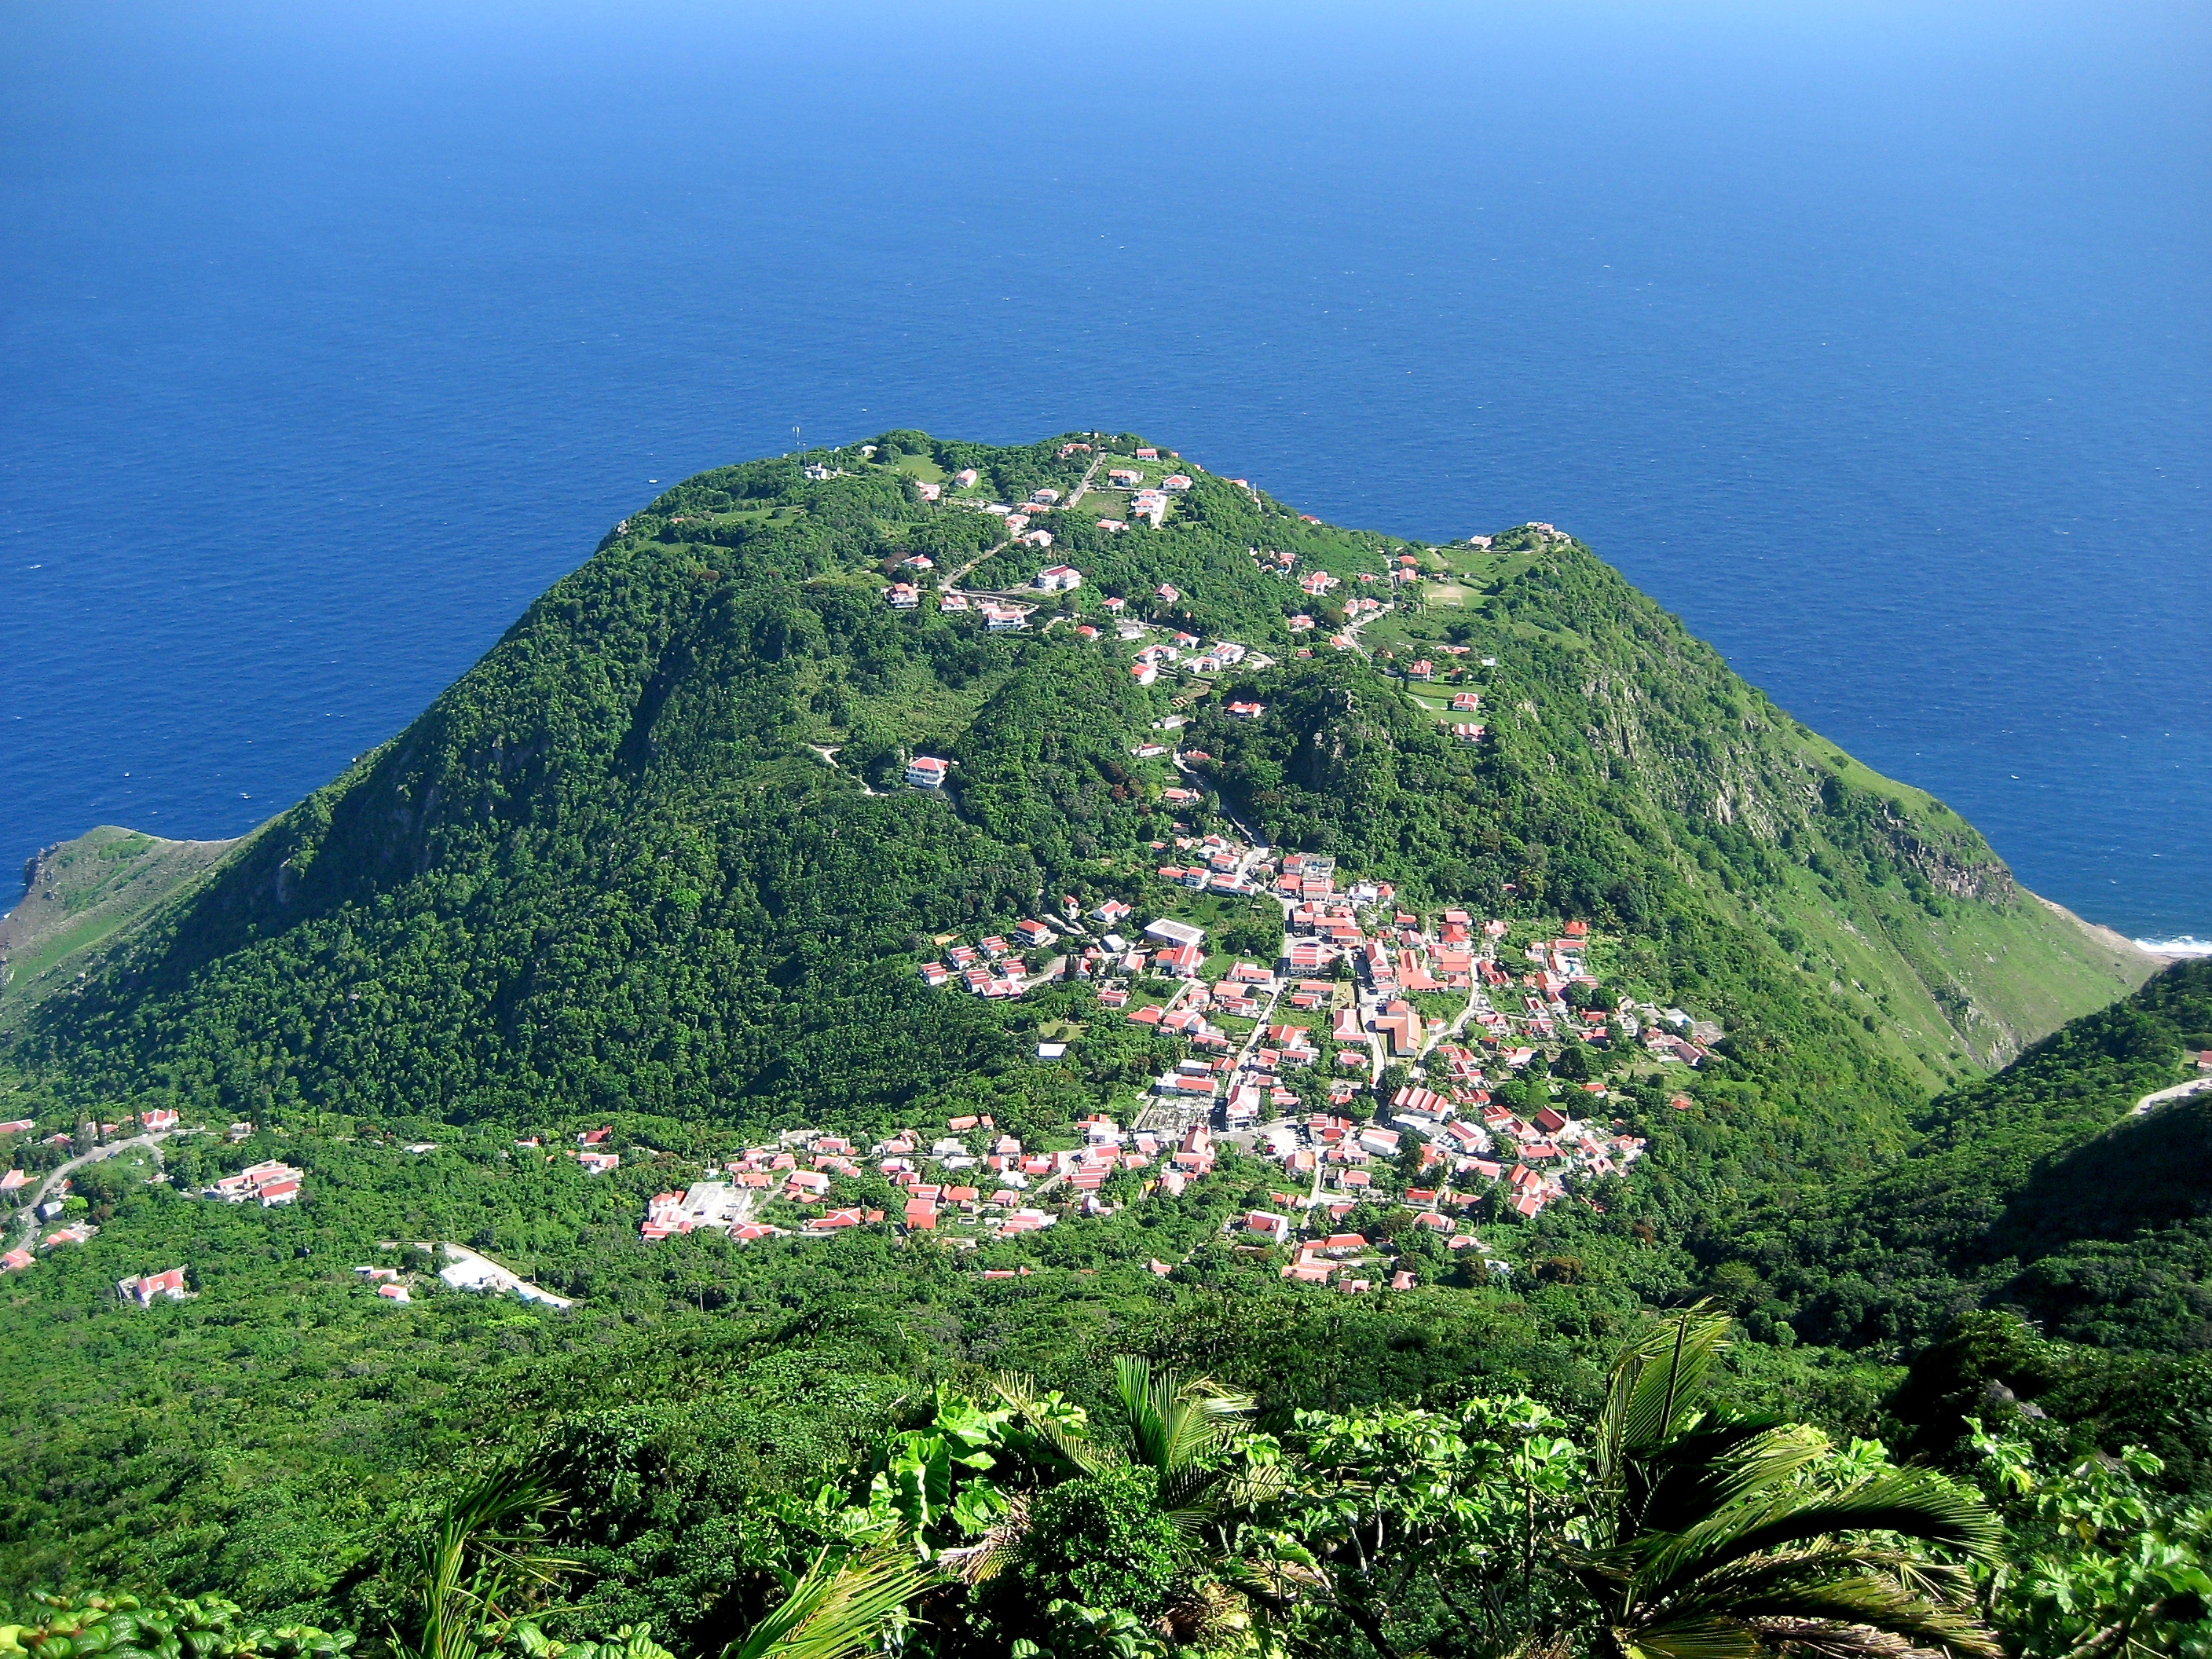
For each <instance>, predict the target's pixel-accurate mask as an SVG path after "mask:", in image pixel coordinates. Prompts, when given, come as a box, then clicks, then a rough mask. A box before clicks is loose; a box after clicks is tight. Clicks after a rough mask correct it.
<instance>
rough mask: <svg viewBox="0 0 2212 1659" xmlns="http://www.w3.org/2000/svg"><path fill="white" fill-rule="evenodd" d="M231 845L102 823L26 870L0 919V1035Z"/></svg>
mask: <svg viewBox="0 0 2212 1659" xmlns="http://www.w3.org/2000/svg"><path fill="white" fill-rule="evenodd" d="M235 845H237V843H236V842H228V841H164V840H162V839H161V837H159V836H146V835H141V834H139V833H138V832H137V831H136V830H132V829H118V828H116V827H115V826H114V825H112V824H101V825H100V826H99V827H98V828H97V829H90V830H88V831H87V832H86V833H85V834H83V835H82V836H78V837H77V838H76V840H74V841H66V842H62V843H60V844H59V845H58V846H55V847H50V848H46V850H45V851H43V852H41V853H40V854H38V855H37V856H36V857H35V858H34V859H33V860H31V862H30V864H29V866H27V870H26V877H27V879H26V882H25V887H24V893H23V898H22V902H21V903H19V904H18V905H17V906H16V907H15V909H14V910H12V911H10V912H9V914H8V915H7V916H6V917H5V918H4V919H0V961H4V963H5V964H6V965H5V968H4V969H0V1031H4V1030H13V1029H15V1028H17V1027H20V1026H21V1024H22V1021H23V1019H24V1017H25V1016H26V1015H27V1013H28V1012H29V1011H30V1010H31V1009H32V1008H33V1006H36V1005H37V1004H38V1003H39V1002H40V1001H41V1000H44V999H45V998H46V997H47V996H49V995H51V994H52V993H53V992H55V991H56V990H58V989H59V988H61V987H64V986H65V985H67V984H69V983H70V982H71V981H73V980H74V979H75V978H76V974H77V973H78V971H79V970H81V969H86V968H87V967H88V965H89V963H90V962H91V960H92V957H93V956H94V953H95V951H96V950H97V947H99V946H100V945H104V944H106V942H108V941H109V940H111V939H113V938H114V937H115V936H116V935H117V934H118V933H121V932H123V931H125V930H126V929H128V928H129V927H130V926H131V924H132V923H134V922H136V921H138V920H139V919H140V918H142V917H143V916H144V915H146V914H147V913H148V912H149V911H150V910H152V909H154V908H155V907H156V906H158V905H159V904H161V902H163V901H164V900H166V899H167V898H169V897H171V896H173V895H174V894H175V893H176V892H177V891H178V890H179V889H180V888H183V887H184V886H185V885H186V884H189V883H191V882H192V881H194V880H196V879H197V878H199V877H200V876H202V875H204V874H205V873H206V872H207V871H208V870H209V869H210V868H211V867H213V866H214V865H215V864H216V863H217V862H218V861H219V860H221V859H222V855H223V854H225V853H228V851H229V850H230V849H231V848H233V847H234V846H235Z"/></svg>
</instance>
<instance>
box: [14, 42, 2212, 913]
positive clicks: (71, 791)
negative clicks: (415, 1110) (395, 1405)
mask: <svg viewBox="0 0 2212 1659" xmlns="http://www.w3.org/2000/svg"><path fill="white" fill-rule="evenodd" d="M0 214H4V219H0V223H4V226H5V232H6V237H5V246H6V258H5V259H4V261H0V296H4V317H0V389H4V397H0V538H4V540H0V745H4V749H0V860H4V861H5V862H6V863H7V864H8V865H9V866H12V863H13V861H14V860H15V859H17V858H20V857H21V856H22V855H24V854H27V853H29V852H30V851H31V850H32V849H33V848H36V847H37V846H39V845H40V844H41V843H43V842H51V841H53V840H56V839H58V838H60V837H63V836H70V835H74V834H76V833H77V832H79V831H81V830H82V829H86V828H88V827H89V826H90V825H92V824H94V823H100V822H110V823H124V824H129V825H132V826H136V827H138V828H143V829H149V830H152V831H155V832H157V833H161V834H165V835H170V836H230V835H235V834H237V833H239V832H240V831H241V830H244V829H247V828H248V827H250V826H251V825H252V824H253V823H257V822H258V821H259V820H261V819H262V818H264V817H267V816H268V815H269V814H270V812H272V811H276V810H277V809H279V808H281V807H283V806H284V805H288V804H289V803H290V802H292V801H294V800H295V799H298V798H299V797H300V796H301V794H302V793H305V792H306V791H307V790H309V789H311V788H313V787H314V786H315V785H317V784H319V783H320V782H321V781H324V780H325V779H326V778H327V777H329V776H330V775H331V774H332V773H333V772H335V771H336V770H337V769H339V768H341V767H343V765H344V764H345V763H346V761H347V759H348V757H350V756H352V755H355V754H357V753H359V752H361V751H362V750H364V749H367V748H368V747H369V746H370V745H371V744H374V743H375V742H377V741H378V740H380V738H384V737H386V736H387V735H389V734H390V733H392V732H394V731H395V730H397V729H398V727H399V726H402V725H403V724H404V723H405V722H406V721H407V720H409V719H410V718H411V717H412V716H413V715H414V714H416V713H417V712H418V711H419V710H420V709H421V708H422V707H423V705H424V704H425V703H426V702H428V700H429V699H430V698H431V697H432V696H435V693H436V692H437V691H438V690H439V689H440V688H441V687H442V686H443V685H445V684H447V682H449V681H450V680H452V679H453V678H454V677H455V676H457V675H459V673H461V672H462V671H465V669H466V668H467V667H468V665H470V664H471V662H472V661H473V660H474V659H476V658H477V656H478V655H479V654H480V653H483V651H484V650H485V649H486V648H487V647H489V645H490V644H491V643H492V641H494V640H495V639H496V638H497V637H498V635H499V634H500V633H501V630H502V629H504V628H505V627H506V626H507V623H509V622H510V621H511V620H512V619H513V617H514V616H515V615H516V613H517V612H518V611H520V609H521V608H522V606H523V605H525V604H526V602H527V601H528V600H529V599H531V598H532V596H533V595H534V594H536V593H537V592H539V591H540V590H541V589H543V588H544V586H546V585H547V584H548V583H550V581H552V580H554V579H555V578H556V577H557V576H559V575H560V574H562V572H564V571H566V570H568V569H569V568H572V567H573V566H574V565H575V564H577V563H578V562H580V561H581V560H583V559H584V558H585V557H586V556H587V555H588V554H589V552H590V550H591V549H592V545H593V544H594V543H595V542H596V540H597V539H598V538H599V535H600V533H601V532H603V531H604V530H605V527H606V526H609V525H610V524H611V523H612V522H613V521H614V520H617V519H618V518H620V517H622V516H623V514H624V513H626V512H628V511H629V510H630V509H631V508H633V507H635V506H637V505H638V504H639V503H640V502H641V501H644V500H645V499H647V497H648V496H650V495H653V493H655V489H654V484H653V482H652V481H653V480H659V481H661V482H663V483H665V482H668V481H671V480H673V479H675V478H678V477H682V476H684V474H686V473H689V472H691V471H696V470H698V469H700V468H702V467H706V466H709V465H716V464H718V463H721V462H725V461H729V460H733V459H742V458H744V457H749V456H752V455H757V454H760V453H776V452H781V451H784V450H787V449H788V448H790V447H792V446H793V431H794V428H797V429H798V431H799V435H800V437H801V439H802V440H803V441H805V442H809V443H811V442H816V441H844V440H848V439H852V438H855V437H859V436H862V435H868V434H871V433H873V432H876V431H878V430H881V429H884V428H888V427H891V426H916V427H922V428H927V429H929V430H932V431H934V432H939V433H945V434H957V435H969V436H973V437H978V438H983V439H987V440H994V441H1012V440H1028V439H1030V438H1034V437H1036V436H1039V435H1045V434H1048V433H1051V432H1056V431H1060V430H1062V429H1065V428H1071V427H1092V426H1097V427H1104V428H1136V429H1139V430H1141V431H1144V432H1146V433H1148V434H1150V435H1154V436H1155V437H1157V438H1158V440H1160V441H1163V442H1165V443H1168V444H1170V445H1172V446H1174V447H1177V448H1179V449H1181V450H1182V451H1183V452H1184V453H1186V454H1188V455H1191V456H1193V457H1194V458H1195V459H1199V460H1200V461H1202V462H1203V463H1204V464H1205V465H1208V466H1210V467H1212V468H1214V469H1216V470H1218V471H1225V472H1229V473H1232V474H1237V475H1241V476H1246V477H1251V478H1253V479H1255V481H1259V482H1261V483H1265V484H1267V486H1268V487H1269V488H1270V489H1273V490H1274V491H1275V492H1277V493H1278V494H1279V495H1282V496H1284V497H1285V498H1286V499H1288V500H1290V501H1293V502H1296V503H1297V505H1298V506H1300V507H1302V508H1304V509H1306V510H1310V511H1312V512H1316V513H1322V514H1324V515H1327V516H1328V517H1331V518H1334V519H1338V520H1345V521H1347V522H1350V523H1353V524H1362V525H1370V526H1380V527H1384V528H1388V529H1389V530H1392V531H1395V532H1400V533H1403V534H1407V535H1419V536H1425V537H1431V538H1443V537H1452V536H1463V535H1465V534H1467V533H1468V532H1474V531H1489V530H1494V529H1498V528H1500V527H1502V526H1507V525H1510V524H1515V523H1518V522H1521V521H1522V520H1527V519H1530V518H1537V519H1545V520H1552V521H1553V522H1556V523H1558V524H1559V525H1560V526H1563V527H1565V528H1568V529H1571V530H1572V531H1573V532H1576V533H1577V534H1578V535H1580V536H1581V537H1582V538H1583V539H1585V540H1586V541H1588V542H1589V543H1590V544H1591V545H1593V546H1594V547H1595V548H1596V549H1597V550H1598V551H1599V552H1601V554H1603V555H1604V556H1606V557H1607V558H1608V559H1610V560H1612V561H1613V562H1614V563H1615V564H1617V565H1619V566H1620V568H1622V569H1623V570H1625V571H1626V573H1627V574H1629V575H1630V576H1631V577H1632V579H1633V580H1635V581H1637V582H1638V584H1640V585H1641V586H1644V588H1645V589H1647V590H1648V591H1649V592H1651V593H1653V594H1655V595H1656V596H1657V598H1658V599H1660V600H1661V601H1662V603H1664V604H1665V605H1668V607H1670V608H1671V609H1673V610H1674V611H1677V612H1679V613H1680V615H1681V616H1682V617H1684V618H1685V619H1686V621H1687V622H1688V623H1689V624H1690V625H1691V626H1692V628H1693V629H1696V630H1697V631H1698V632H1699V634H1701V635H1704V636H1705V638H1707V639H1709V640H1711V641H1713V642H1714V643H1715V644H1717V646H1718V647H1720V648H1721V649H1722V650H1723V652H1725V653H1727V655H1728V657H1729V659H1730V661H1731V662H1733V663H1734V664H1735V666H1736V667H1737V668H1738V669H1739V670H1740V671H1741V672H1742V673H1743V674H1745V675H1746V676H1747V677H1748V678H1750V679H1752V680H1753V681H1755V682H1756V683H1758V684H1759V685H1761V686H1763V687H1765V690H1767V691H1768V692H1769V693H1771V695H1772V696H1774V697H1775V698H1776V699H1777V700H1778V702H1781V703H1782V704H1783V705H1784V707H1786V708H1789V709H1790V710H1791V711H1792V712H1793V713H1795V714H1796V715H1798V716H1799V717H1800V718H1802V719H1803V720H1806V721H1808V723H1810V724H1811V725H1813V726H1816V727H1817V728H1819V729H1820V731H1822V732H1825V733H1826V734H1827V735H1828V736H1830V737H1831V738H1834V739H1835V740H1836V741H1838V743H1841V744H1844V745H1845V746H1846V747H1848V748H1849V749H1850V750H1852V751H1853V752H1855V753H1857V755H1859V756H1861V757H1863V758H1864V759H1866V760H1867V761H1868V762H1869V763H1871V764H1873V765H1875V766H1876V767H1878V768H1880V769H1882V770H1884V771H1887V772H1888V773H1891V774H1893V775H1895V776H1897V777H1899V778H1903V779H1906V780H1909V781H1912V782H1914V783H1917V784H1920V785H1923V786H1924V787H1928V788H1929V789H1932V790H1933V791H1935V792H1936V793H1937V794H1938V795H1940V796H1942V798H1943V799H1946V800H1948V802H1949V803H1951V804H1952V805H1954V806H1956V807H1957V808H1958V809H1959V810H1960V811H1963V812H1965V813H1966V815H1967V816H1968V817H1971V818H1972V820H1973V821H1974V822H1975V823H1978V825H1980V826H1981V827H1982V829H1984V830H1985V831H1986V832H1987V834H1988V835H1989V836H1990V840H1991V841H1992V842H1994V843H1995V844H1996V848H1997V849H1998V851H1999V852H2000V853H2001V854H2003V856H2004V857H2005V858H2006V859H2008V860H2009V861H2010V862H2011V864H2012V866H2013V867H2014V868H2015V870H2016V871H2017V872H2019V874H2020V876H2021V878H2022V879H2023V880H2025V881H2026V882H2027V883H2028V884H2030V885H2031V886H2033V887H2034V888H2035V889H2037V890H2039V891H2041V892H2043V893H2045V894H2046V895H2048V896H2051V897H2052V898H2055V899H2057V900H2059V901H2060V902H2063V903H2065V904H2068V905H2069V906H2071V907H2073V908H2075V909H2076V910H2079V911H2080V912H2081V913H2082V914H2083V915H2087V916H2088V917H2090V918H2092V919H2093V920H2095V921H2103V922H2106V923H2109V924H2111V925H2112V926H2114V927H2119V928H2122V929H2124V930H2125V931H2127V932H2129V933H2132V934H2134V935H2136V936H2137V937H2141V938H2153V939H2172V938H2175V937H2178V936H2183V935H2194V936H2196V937H2197V938H2200V939H2212V807H2208V802H2207V787H2208V783H2212V672H2208V659H2212V558H2208V554H2212V534H2209V533H2208V524H2212V514H2208V501H2207V479H2208V474H2209V473H2212V465H2209V464H2212V410H2208V400H2207V393H2208V390H2212V386H2208V381H2212V9H2208V8H2206V7H2204V6H2203V5H2202V4H2201V3H2174V4H2130V3H2125V0H2099V3H2082V4H2063V5H2035V4H2033V3H2004V4H1991V5H1978V6H1966V5H1960V6H1947V5H1941V4H1931V3H1913V4H1894V5H1881V4H1864V5H1844V4H1832V5H1823V4H1814V3H1799V4H1784V3H1759V4H1742V5H1718V4H1704V3H1696V0H1669V3H1656V0H1655V3H1650V4H1580V3H1573V0H1545V3H1541V4H1527V5H1514V4H1498V5H1481V4H1471V3H1469V4H1443V3H1432V4H1417V3H1393V0H1379V3H1377V0H1370V3H1360V4H1348V3H1347V4H1343V5H1337V6H1315V5H1300V4H1296V3H1289V4H1285V3H1279V0H1269V3H1266V4H1222V5H1207V4H1203V3H1191V0H1182V3H1176V4H1171V5H1170V4H1159V3H1152V0H1126V3H1121V4H1118V5H1115V6H1113V7H1110V8H1109V7H1090V6H1085V7H1077V6H1048V5H1042V4H1036V3H1029V4H1011V3H1007V4H997V5H986V4H964V3H958V0H955V3H951V4H944V5H935V6H915V5H911V4H902V5H884V4H880V3H874V0H848V3H844V4H841V5H839V6H836V7H834V8H832V7H828V6H820V7H815V6H800V5H782V6H776V5H749V4H742V3H722V4H711V5H708V4H696V5H686V4H678V3H639V4H566V5H563V4H560V3H541V4H529V5H523V4H513V5H495V4H485V3H469V0H441V3H406V0H386V3H377V4H367V3H364V4H359V5H345V6H332V5H328V4H318V3H313V0H300V3H287V4H283V5H281V6H280V5H274V4H269V5H258V6H257V5H251V4H234V5H228V6H221V7H210V6H206V5H192V6H186V5H182V4H164V3H148V0H114V3H101V4H99V5H82V6H35V5H33V4H29V3H22V0H9V3H6V4H5V5H4V8H3V9H0ZM0 886H5V887H6V891H5V892H4V893H0V902H6V901H7V899H8V897H9V896H12V886H11V885H8V884H4V883H0Z"/></svg>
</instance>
